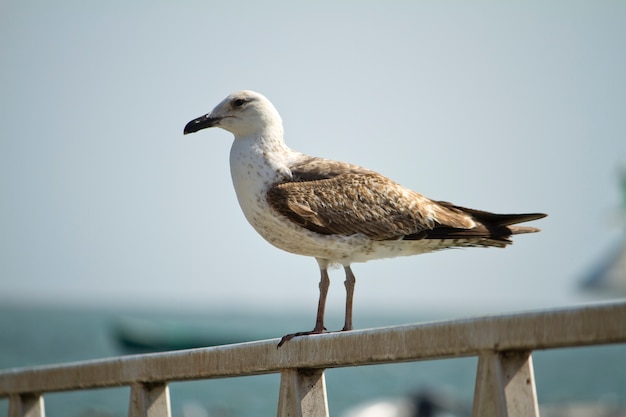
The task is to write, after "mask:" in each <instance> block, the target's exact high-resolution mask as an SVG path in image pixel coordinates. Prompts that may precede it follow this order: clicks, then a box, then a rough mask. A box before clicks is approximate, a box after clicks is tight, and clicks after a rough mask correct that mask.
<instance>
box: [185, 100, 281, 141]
mask: <svg viewBox="0 0 626 417" xmlns="http://www.w3.org/2000/svg"><path fill="white" fill-rule="evenodd" d="M208 127H221V128H222V129H224V130H228V131H229V132H231V133H232V134H233V135H235V139H236V138H238V137H247V136H265V135H272V136H274V135H277V134H278V135H280V138H282V133H283V121H282V119H281V118H280V115H279V114H278V111H277V110H276V108H275V107H274V106H273V105H272V103H270V101H269V100H268V99H267V98H265V97H264V96H263V95H261V94H259V93H255V92H254V91H249V90H243V91H237V92H236V93H233V94H231V95H229V96H228V97H226V98H225V99H224V100H222V102H221V103H220V104H218V105H217V106H216V107H215V108H214V109H213V110H211V112H210V113H208V114H205V115H204V116H201V117H198V118H197V119H194V120H192V121H190V122H189V123H187V125H186V126H185V130H184V134H185V135H186V134H188V133H193V132H197V131H198V130H201V129H206V128H208Z"/></svg>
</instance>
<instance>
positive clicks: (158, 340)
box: [110, 318, 256, 353]
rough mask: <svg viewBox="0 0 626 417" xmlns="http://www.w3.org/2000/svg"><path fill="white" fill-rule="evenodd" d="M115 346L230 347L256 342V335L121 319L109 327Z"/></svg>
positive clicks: (145, 348) (147, 349)
mask: <svg viewBox="0 0 626 417" xmlns="http://www.w3.org/2000/svg"><path fill="white" fill-rule="evenodd" d="M110 334H111V335H112V338H113V340H114V341H115V343H116V344H117V345H118V346H119V347H120V348H122V349H123V350H124V351H126V352H132V353H140V352H161V351H168V350H181V349H193V348H199V347H209V346H219V345H229V344H233V343H241V342H248V341H251V340H256V339H255V335H246V334H243V333H236V332H230V331H228V330H226V329H210V328H208V327H207V326H201V325H193V324H189V323H185V322H182V321H176V320H156V319H155V320H150V319H138V318H124V319H118V320H116V321H115V322H113V323H112V324H111V326H110Z"/></svg>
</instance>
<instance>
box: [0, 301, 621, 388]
mask: <svg viewBox="0 0 626 417" xmlns="http://www.w3.org/2000/svg"><path fill="white" fill-rule="evenodd" d="M625 323H626V302H620V303H605V304H594V305H588V306H578V307H572V308H562V309H553V310H543V311H536V312H529V313H520V314H509V315H501V316H487V317H479V318H470V319H463V320H454V321H442V322H433V323H426V324H414V325H405V326H396V327H386V328H380V329H369V330H357V331H350V332H340V333H328V334H323V335H315V336H309V337H303V338H295V339H293V340H290V341H289V342H287V343H286V344H285V345H283V346H282V347H280V348H277V347H276V345H277V343H278V339H273V340H266V341H259V342H249V343H241V344H236V345H227V346H217V347H210V348H200V349H191V350H183V351H176V352H167V353H155V354H145V355H131V356H122V357H116V358H110V359H101V360H93V361H83V362H75V363H69V364H63V365H52V366H41V367H34V368H24V369H19V368H18V369H10V370H5V371H2V372H0V397H8V396H15V395H22V396H23V395H27V394H29V393H33V394H41V393H44V392H54V391H65V390H76V389H87V388H104V387H115V386H130V385H136V384H154V383H161V382H164V381H167V382H172V381H183V380H194V379H209V378H221V377H233V376H245V375H258V374H266V373H278V372H283V371H285V370H289V369H293V370H297V369H302V368H307V369H325V368H336V367H347V366H356V365H371V364H383V363H391V362H405V361H419V360H425V359H440V358H449V357H459V356H480V355H484V354H485V353H486V352H496V353H497V352H529V351H532V350H536V349H552V348H559V347H569V346H586V345H596V344H610V343H626V324H625Z"/></svg>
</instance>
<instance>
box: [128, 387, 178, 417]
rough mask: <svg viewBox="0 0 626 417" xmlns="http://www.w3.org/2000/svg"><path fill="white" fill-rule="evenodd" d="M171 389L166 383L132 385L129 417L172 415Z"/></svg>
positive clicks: (168, 416)
mask: <svg viewBox="0 0 626 417" xmlns="http://www.w3.org/2000/svg"><path fill="white" fill-rule="evenodd" d="M170 416H171V411H170V390H169V388H168V386H167V384H166V383H158V384H134V385H132V386H131V387H130V403H129V405H128V417H170Z"/></svg>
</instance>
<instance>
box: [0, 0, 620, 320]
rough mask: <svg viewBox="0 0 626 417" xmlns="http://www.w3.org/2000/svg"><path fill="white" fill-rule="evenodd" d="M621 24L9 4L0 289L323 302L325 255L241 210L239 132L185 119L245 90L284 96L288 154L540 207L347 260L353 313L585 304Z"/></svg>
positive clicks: (547, 18)
mask: <svg viewBox="0 0 626 417" xmlns="http://www.w3.org/2000/svg"><path fill="white" fill-rule="evenodd" d="M624 22H626V3H624V2H618V1H598V2H582V1H563V2H559V1H556V2H549V3H547V2H519V3H512V2H506V3H502V2H489V1H486V2H478V3H476V2H473V3H471V4H469V3H468V2H460V1H459V2H450V1H444V2H399V3H396V4H393V3H390V2H385V3H384V4H383V3H382V2H380V3H374V2H356V1H354V2H344V3H342V4H341V5H337V4H335V3H334V2H321V3H319V2H318V3H315V4H309V5H292V6H286V3H285V4H283V3H277V2H248V3H246V2H244V3H241V2H238V3H237V4H236V5H233V4H232V3H229V2H204V1H195V2H193V1H181V2H148V1H140V2H131V3H127V2H115V1H114V2H105V3H100V4H99V3H92V2H89V3H85V2H80V1H60V2H44V1H39V2H36V1H35V2H17V1H4V2H2V4H1V5H0V52H1V56H2V65H1V66H0V88H1V94H0V106H1V107H0V111H1V115H2V116H1V117H2V123H1V124H0V173H1V175H0V193H1V195H2V198H1V200H0V250H1V253H2V255H1V260H0V302H5V301H6V300H10V301H12V302H20V303H24V304H28V303H41V302H42V300H46V302H48V303H64V304H88V305H113V304H120V303H122V304H124V303H126V304H131V303H139V304H142V305H155V306H162V307H171V308H175V307H178V306H194V307H202V306H207V307H220V306H224V307H228V308H267V309H277V308H285V309H287V308H299V309H302V310H303V311H310V313H311V315H312V316H313V314H314V311H315V305H316V300H317V296H318V293H317V283H318V279H319V277H318V270H317V264H316V262H315V261H314V260H313V259H309V258H305V257H299V256H296V255H291V254H288V253H283V252H281V251H279V250H278V249H275V248H273V247H272V246H270V245H269V244H267V243H266V242H265V241H263V240H262V238H260V237H259V236H257V235H256V233H255V232H254V230H253V229H252V228H251V227H250V226H249V225H248V224H247V223H246V221H245V219H244V217H243V215H242V214H241V212H240V210H239V207H238V205H237V201H236V198H235V195H234V191H233V190H232V185H231V181H230V175H229V169H228V150H229V147H230V144H231V142H232V137H231V135H230V134H228V133H227V132H224V131H219V130H213V129H211V130H207V131H202V132H199V133H197V134H194V135H190V136H186V137H183V135H182V130H183V127H184V125H185V124H186V123H187V122H188V121H189V120H191V119H193V118H195V117H197V116H200V115H201V114H204V113H206V112H208V111H209V110H210V109H211V108H212V107H213V106H214V105H215V104H217V103H218V102H219V101H221V100H222V98H223V97H224V96H226V95H227V94H229V93H230V92H232V91H234V90H238V89H252V90H256V91H259V92H261V93H263V94H264V95H266V96H267V97H268V98H269V99H270V100H271V101H272V102H273V103H274V104H275V106H276V107H277V108H278V110H279V111H280V113H281V115H282V117H283V120H284V123H285V130H286V140H287V143H288V144H289V145H290V146H291V147H292V148H294V149H298V150H300V151H303V152H306V153H309V154H313V155H317V156H323V157H328V158H333V159H340V160H345V161H349V162H353V163H356V164H359V165H363V166H366V167H368V168H371V169H374V170H377V171H379V172H381V173H383V174H385V175H387V176H389V177H391V178H393V179H394V180H396V181H397V182H399V183H401V184H403V185H405V186H407V187H410V188H412V189H415V190H417V191H419V192H422V193H423V194H425V195H427V196H429V197H431V198H435V199H442V200H448V201H452V202H455V203H457V204H460V205H465V206H468V207H473V208H478V209H485V210H491V211H496V212H525V211H530V212H534V211H542V212H546V213H549V215H550V217H548V218H547V219H544V220H541V221H538V222H536V223H535V224H534V225H536V226H538V227H541V228H542V229H543V231H542V232H541V233H540V234H536V235H528V236H519V237H517V239H516V242H515V244H514V245H513V246H511V247H509V248H508V249H506V250H497V249H490V250H480V249H474V250H471V249H468V250H453V251H447V252H442V253H438V254H429V255H422V256H417V257H411V258H403V259H394V260H385V261H374V262H370V263H367V264H357V265H355V266H354V268H353V269H354V271H355V274H356V276H357V289H356V295H355V296H356V301H355V314H357V315H358V314H361V313H362V312H364V311H370V312H371V311H376V310H377V309H389V308H399V309H403V310H421V309H430V308H437V309H458V308H462V309H465V308H467V309H474V310H476V309H478V310H480V311H484V312H492V311H503V310H513V309H524V308H535V307H549V306H559V305H565V304H572V303H577V302H580V301H584V300H586V298H584V297H581V296H580V294H578V293H577V290H576V286H577V283H578V281H579V280H580V279H581V277H582V276H583V275H584V274H585V272H586V271H587V270H588V269H589V268H591V266H592V264H593V263H594V262H596V261H597V260H598V258H601V257H602V256H603V255H604V254H605V253H606V252H607V251H609V249H610V248H611V246H612V245H613V244H614V243H615V242H616V240H617V239H618V237H619V233H620V227H619V225H618V224H617V223H616V222H615V221H614V220H615V213H616V210H617V209H618V207H619V204H620V195H619V188H618V179H617V172H618V169H619V167H620V166H623V165H624V164H626V76H625V74H626V49H625V48H624V40H625V39H626V25H624ZM331 280H332V281H333V285H331V295H330V298H329V308H331V309H335V310H341V309H342V308H343V299H344V290H343V285H342V284H341V283H342V281H343V273H342V271H331ZM3 300H5V301H3Z"/></svg>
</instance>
